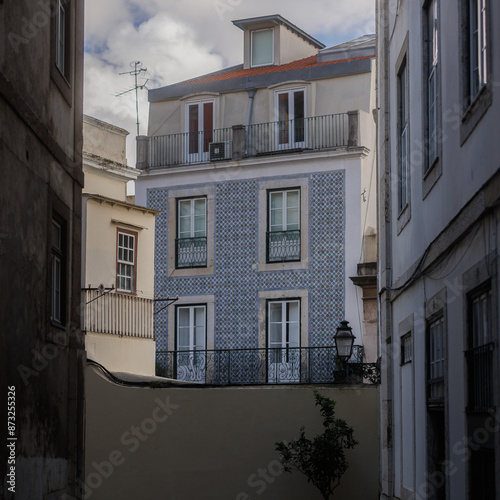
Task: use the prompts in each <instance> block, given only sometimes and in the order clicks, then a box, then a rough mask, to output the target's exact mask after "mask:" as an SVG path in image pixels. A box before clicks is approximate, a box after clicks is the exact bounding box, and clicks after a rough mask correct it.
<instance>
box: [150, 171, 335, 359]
mask: <svg viewBox="0 0 500 500" xmlns="http://www.w3.org/2000/svg"><path fill="white" fill-rule="evenodd" d="M303 177H306V178H307V179H308V185H309V207H308V216H309V265H308V268H307V269H303V270H293V271H277V272H274V271H266V272H259V271H258V270H257V266H256V264H257V261H258V241H257V240H258V188H259V180H261V179H251V180H243V181H226V182H223V183H218V184H217V185H216V186H215V235H214V238H215V255H214V258H215V262H214V274H213V275H211V276H200V277H175V278H172V277H171V278H169V277H168V264H167V263H168V260H167V258H168V256H167V251H168V244H167V242H168V238H169V237H172V238H175V228H174V227H173V228H169V227H168V223H167V221H168V213H167V211H168V195H169V188H167V187H165V188H154V189H149V190H148V206H149V207H151V208H155V209H158V210H161V211H162V212H161V213H160V214H159V215H158V216H157V218H156V241H155V295H156V296H157V297H166V296H167V295H168V296H170V297H173V296H176V295H179V296H189V295H214V296H215V331H214V346H215V349H241V348H256V347H258V292H259V291H265V290H293V289H301V290H304V289H307V290H308V296H309V299H308V300H309V346H325V345H331V344H332V340H333V338H332V336H333V334H334V332H335V328H336V326H337V325H338V322H339V321H341V320H342V319H343V318H344V300H345V293H344V292H345V291H344V288H345V283H344V275H345V273H344V242H345V234H344V233H345V213H344V211H345V200H344V197H345V189H344V186H345V180H344V171H343V170H338V171H333V172H322V173H312V174H309V175H304V176H301V178H303ZM295 178H298V177H297V176H295ZM266 180H269V178H266ZM183 187H186V188H188V187H190V186H183ZM176 188H178V186H176ZM209 236H210V235H209ZM174 311H175V307H174V306H170V307H168V308H166V309H164V310H163V311H162V312H160V313H159V314H157V315H156V317H155V334H156V348H157V350H167V335H175V332H167V324H168V322H167V315H168V314H174Z"/></svg>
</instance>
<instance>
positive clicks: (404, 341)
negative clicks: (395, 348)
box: [401, 333, 413, 365]
mask: <svg viewBox="0 0 500 500" xmlns="http://www.w3.org/2000/svg"><path fill="white" fill-rule="evenodd" d="M412 352H413V346H412V340H411V333H407V334H406V335H403V336H402V337H401V364H402V365H405V364H406V363H411V361H412Z"/></svg>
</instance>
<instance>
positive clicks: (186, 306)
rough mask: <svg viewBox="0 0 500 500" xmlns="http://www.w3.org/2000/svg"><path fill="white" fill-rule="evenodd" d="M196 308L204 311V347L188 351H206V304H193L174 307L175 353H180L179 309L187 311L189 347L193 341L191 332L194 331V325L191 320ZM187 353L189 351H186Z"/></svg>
mask: <svg viewBox="0 0 500 500" xmlns="http://www.w3.org/2000/svg"><path fill="white" fill-rule="evenodd" d="M198 308H203V311H204V315H203V317H204V324H203V326H204V347H203V349H190V351H196V350H200V351H207V331H208V328H207V325H208V304H207V303H196V304H195V303H193V304H178V305H176V306H175V352H182V351H179V311H180V310H181V309H188V310H189V319H190V323H189V337H190V345H191V341H192V340H193V339H194V337H193V330H194V327H195V325H194V323H193V324H192V323H191V319H192V318H193V317H194V310H195V309H198ZM193 346H194V344H193ZM188 352H189V351H188Z"/></svg>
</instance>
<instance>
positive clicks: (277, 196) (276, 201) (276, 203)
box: [271, 193, 283, 209]
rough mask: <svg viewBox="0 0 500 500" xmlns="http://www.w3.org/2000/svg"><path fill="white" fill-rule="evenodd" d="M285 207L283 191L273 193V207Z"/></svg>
mask: <svg viewBox="0 0 500 500" xmlns="http://www.w3.org/2000/svg"><path fill="white" fill-rule="evenodd" d="M276 208H283V193H271V209H276Z"/></svg>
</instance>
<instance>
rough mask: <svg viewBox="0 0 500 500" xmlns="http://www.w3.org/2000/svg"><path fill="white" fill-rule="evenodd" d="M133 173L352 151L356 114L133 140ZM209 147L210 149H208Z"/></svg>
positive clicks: (339, 114)
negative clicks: (263, 157)
mask: <svg viewBox="0 0 500 500" xmlns="http://www.w3.org/2000/svg"><path fill="white" fill-rule="evenodd" d="M137 140H138V142H137V168H140V169H147V168H163V167H175V166H179V165H191V164H195V163H207V162H214V161H220V160H231V159H233V160H235V159H236V160H240V159H242V158H245V157H254V156H260V155H270V154H278V153H282V152H285V153H286V152H291V151H297V150H305V151H320V150H325V149H332V148H338V147H347V146H357V145H358V112H349V113H338V114H332V115H324V116H313V117H309V118H300V119H296V120H287V121H277V122H269V123H259V124H252V125H249V126H248V127H244V126H243V125H236V126H234V127H232V128H223V129H214V130H206V131H203V132H186V133H180V134H171V135H160V136H150V137H145V136H141V137H138V139H137ZM211 144H213V145H214V146H216V147H215V148H212V151H211Z"/></svg>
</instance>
